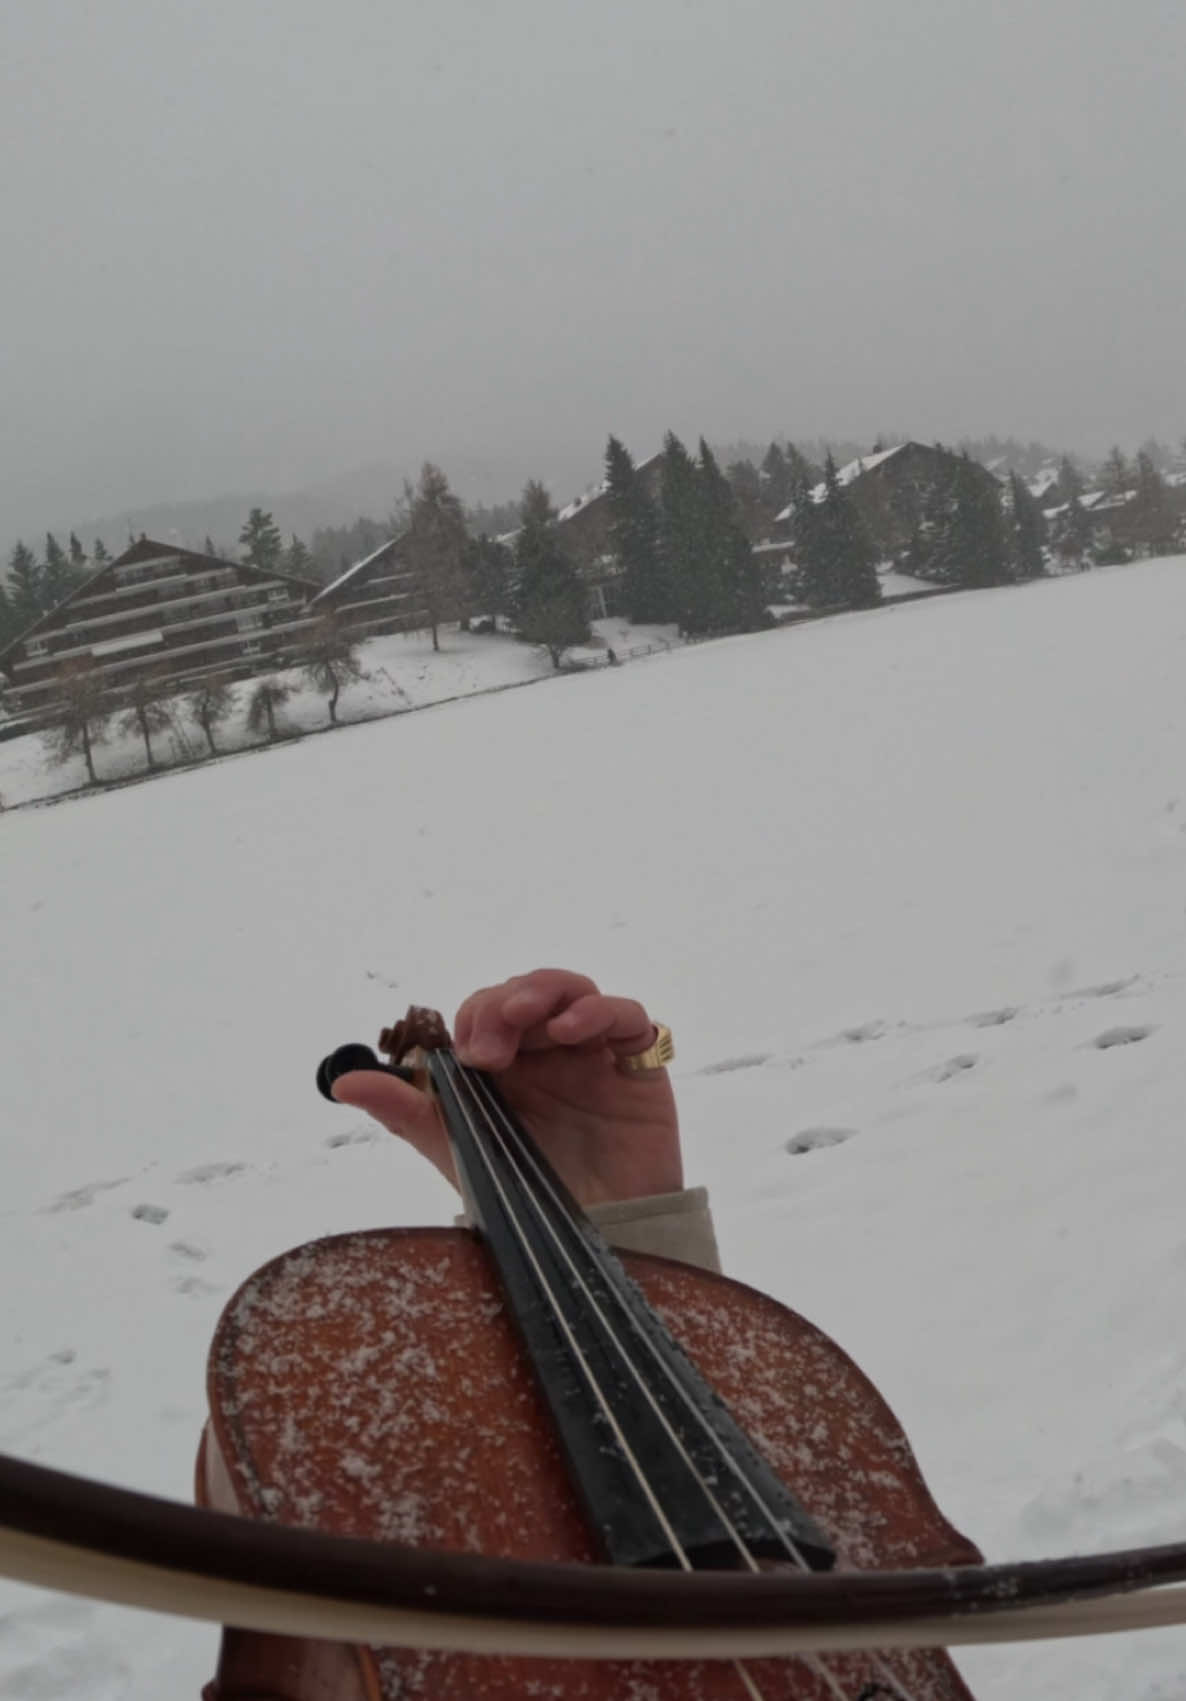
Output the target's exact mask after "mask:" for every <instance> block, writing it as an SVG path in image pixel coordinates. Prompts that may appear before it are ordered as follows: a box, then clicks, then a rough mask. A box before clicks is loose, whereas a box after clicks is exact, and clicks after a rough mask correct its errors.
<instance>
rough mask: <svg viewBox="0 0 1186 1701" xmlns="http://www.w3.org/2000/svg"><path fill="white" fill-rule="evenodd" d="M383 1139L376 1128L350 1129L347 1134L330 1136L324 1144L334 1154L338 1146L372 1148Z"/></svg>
mask: <svg viewBox="0 0 1186 1701" xmlns="http://www.w3.org/2000/svg"><path fill="white" fill-rule="evenodd" d="M383 1138H384V1136H383V1135H382V1134H380V1132H379V1130H378V1129H377V1128H352V1129H351V1130H350V1131H349V1133H347V1134H331V1135H330V1136H329V1137H328V1139H327V1140H326V1141H325V1142H324V1143H325V1145H327V1146H328V1147H329V1149H330V1151H331V1152H336V1151H337V1150H338V1148H339V1146H373V1145H374V1144H375V1143H376V1141H378V1140H382V1139H383Z"/></svg>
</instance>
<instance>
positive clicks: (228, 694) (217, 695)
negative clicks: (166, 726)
mask: <svg viewBox="0 0 1186 1701" xmlns="http://www.w3.org/2000/svg"><path fill="white" fill-rule="evenodd" d="M185 706H186V708H187V709H188V710H189V713H190V715H191V717H192V718H193V719H194V720H195V721H197V723H198V725H199V726H200V727H201V729H202V731H203V732H204V733H205V735H206V743H207V744H208V745H209V746H210V754H211V756H217V755H218V746H217V744H215V742H214V729H215V727H216V726H221V724H222V722H223V721H225V720H227V719H228V718H229V716H230V715H231V714H232V713H233V712H234V708H235V693H234V689H233V687H232V685H231V682H230V680H229V679H224V678H223V676H222V675H221V674H218V673H215V674H211V675H210V677H209V679H204V680H203V681H202V683H201V684H200V685H199V686H198V687H197V689H196V690H194V691H191V692H190V694H189V696H188V697H187V698H186V699H185Z"/></svg>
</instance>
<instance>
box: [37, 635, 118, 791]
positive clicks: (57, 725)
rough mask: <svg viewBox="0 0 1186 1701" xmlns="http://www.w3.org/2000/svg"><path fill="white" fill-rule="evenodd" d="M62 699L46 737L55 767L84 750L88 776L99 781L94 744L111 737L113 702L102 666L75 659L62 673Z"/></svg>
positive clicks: (49, 753)
mask: <svg viewBox="0 0 1186 1701" xmlns="http://www.w3.org/2000/svg"><path fill="white" fill-rule="evenodd" d="M58 690H59V691H60V692H61V696H60V697H59V699H58V703H57V708H56V712H55V716H54V719H53V720H52V721H51V723H50V725H49V726H48V727H47V728H46V730H45V733H44V735H43V736H44V738H45V741H46V745H47V751H48V755H49V759H50V761H51V762H52V763H53V764H54V766H55V767H57V766H60V765H61V764H62V763H64V762H68V761H69V760H70V758H71V757H72V756H77V755H78V754H79V752H81V754H82V757H83V760H84V761H85V762H86V771H87V777H88V779H89V780H90V783H91V784H92V785H97V784H98V780H97V777H96V774H95V763H94V755H93V752H94V747H95V745H96V744H102V743H103V742H104V740H105V739H106V737H107V728H108V724H109V723H110V720H111V715H112V712H113V705H112V703H111V701H110V698H109V697H108V695H107V691H106V688H105V686H104V684H103V677H102V675H101V674H100V672H99V670H98V668H96V667H94V666H93V665H92V664H91V663H89V662H74V663H72V664H71V665H70V666H68V667H64V668H63V669H62V671H61V673H60V674H59V675H58Z"/></svg>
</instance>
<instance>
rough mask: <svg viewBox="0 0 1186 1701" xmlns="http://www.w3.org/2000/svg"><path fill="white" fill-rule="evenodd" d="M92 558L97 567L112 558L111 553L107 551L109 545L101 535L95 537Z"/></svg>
mask: <svg viewBox="0 0 1186 1701" xmlns="http://www.w3.org/2000/svg"><path fill="white" fill-rule="evenodd" d="M91 560H92V561H93V562H94V564H95V566H96V567H102V566H103V565H104V564H105V563H106V562H108V561H110V560H111V557H110V555H108V553H107V545H106V544H105V543H104V542H103V539H102V538H101V537H97V538H96V539H95V543H94V548H93V549H92V550H91Z"/></svg>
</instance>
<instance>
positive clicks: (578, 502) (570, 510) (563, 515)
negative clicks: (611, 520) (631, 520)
mask: <svg viewBox="0 0 1186 1701" xmlns="http://www.w3.org/2000/svg"><path fill="white" fill-rule="evenodd" d="M658 459H659V455H658V453H656V454H654V455H648V456H647V458H646V460H645V461H639V462H638V464H637V465H636V466H635V468H634V470H635V472H636V473H640V472H643V471H645V469H646V468H647V467H649V466H651V465H652V463H653V462H655V461H657V460H658ZM608 490H609V483H608V481H607V480H606V479H604V478H603V479H599V480H598V482H597V483H596V484H590V485H588V486H587V487H586V488H585V489H584V490H583V491H582V492H581V494H580V495H579V496H574V497H573V499H572V501H571V502H570V503H568V505H567V506H566V507H564V508H561V510H560V512H559V513H558V514H557V516H556V518H557V520H559V521H561V522H563V521H564V520H571V519H572V517H573V515H574V514H581V513H583V512H584V510H585V509H586V508H587V507H588V506H589V504H590V503H591V502H598V501H600V499H601V498H602V497H603V496H604V495H606V493H607V492H608Z"/></svg>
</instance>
